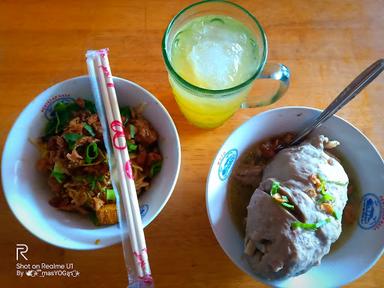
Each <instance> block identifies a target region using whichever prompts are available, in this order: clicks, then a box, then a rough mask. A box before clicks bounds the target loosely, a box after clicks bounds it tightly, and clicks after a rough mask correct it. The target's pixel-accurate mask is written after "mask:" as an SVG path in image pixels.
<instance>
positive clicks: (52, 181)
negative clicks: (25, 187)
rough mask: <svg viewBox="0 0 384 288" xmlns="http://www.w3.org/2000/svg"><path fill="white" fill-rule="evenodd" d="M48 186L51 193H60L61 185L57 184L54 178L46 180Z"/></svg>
mask: <svg viewBox="0 0 384 288" xmlns="http://www.w3.org/2000/svg"><path fill="white" fill-rule="evenodd" d="M48 186H49V188H51V190H52V191H53V192H55V193H56V194H57V195H59V194H60V191H61V184H60V183H59V182H57V180H56V178H55V177H52V176H50V177H49V178H48Z"/></svg>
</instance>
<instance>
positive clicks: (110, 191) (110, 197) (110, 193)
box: [105, 189, 116, 201]
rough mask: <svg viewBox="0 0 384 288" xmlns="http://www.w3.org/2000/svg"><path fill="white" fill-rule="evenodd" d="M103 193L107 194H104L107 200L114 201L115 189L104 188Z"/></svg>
mask: <svg viewBox="0 0 384 288" xmlns="http://www.w3.org/2000/svg"><path fill="white" fill-rule="evenodd" d="M105 193H106V195H107V196H106V198H107V201H116V195H115V191H114V190H113V189H106V190H105Z"/></svg>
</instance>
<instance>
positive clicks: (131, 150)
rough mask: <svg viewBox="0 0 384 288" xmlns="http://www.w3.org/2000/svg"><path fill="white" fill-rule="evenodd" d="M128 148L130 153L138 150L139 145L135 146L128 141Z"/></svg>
mask: <svg viewBox="0 0 384 288" xmlns="http://www.w3.org/2000/svg"><path fill="white" fill-rule="evenodd" d="M127 146H128V152H133V151H136V150H137V145H136V144H133V143H132V142H129V141H128V142H127Z"/></svg>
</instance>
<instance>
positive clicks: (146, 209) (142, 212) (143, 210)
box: [140, 204, 149, 218]
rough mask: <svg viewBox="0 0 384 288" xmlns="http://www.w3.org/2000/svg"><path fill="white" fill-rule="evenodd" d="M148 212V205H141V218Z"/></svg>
mask: <svg viewBox="0 0 384 288" xmlns="http://www.w3.org/2000/svg"><path fill="white" fill-rule="evenodd" d="M148 210H149V205H148V204H143V205H141V206H140V215H141V218H144V216H145V215H147V212H148Z"/></svg>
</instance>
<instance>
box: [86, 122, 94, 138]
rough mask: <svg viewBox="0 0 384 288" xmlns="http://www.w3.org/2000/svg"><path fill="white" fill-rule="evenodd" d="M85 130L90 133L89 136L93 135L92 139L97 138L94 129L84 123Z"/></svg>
mask: <svg viewBox="0 0 384 288" xmlns="http://www.w3.org/2000/svg"><path fill="white" fill-rule="evenodd" d="M83 128H84V129H85V130H87V132H88V133H89V135H91V136H92V137H95V136H96V134H95V131H93V128H92V126H91V125H88V124H87V123H84V125H83Z"/></svg>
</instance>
